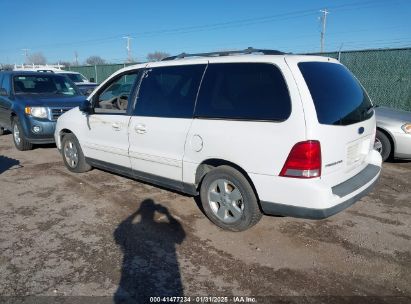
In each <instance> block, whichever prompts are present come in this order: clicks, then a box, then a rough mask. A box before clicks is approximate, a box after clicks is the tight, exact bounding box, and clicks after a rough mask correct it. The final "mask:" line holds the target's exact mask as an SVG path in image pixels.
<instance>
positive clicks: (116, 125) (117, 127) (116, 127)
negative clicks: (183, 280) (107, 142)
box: [111, 122, 121, 131]
mask: <svg viewBox="0 0 411 304" xmlns="http://www.w3.org/2000/svg"><path fill="white" fill-rule="evenodd" d="M111 127H112V128H113V130H114V131H120V130H121V125H120V124H119V123H117V122H114V123H112V125H111Z"/></svg>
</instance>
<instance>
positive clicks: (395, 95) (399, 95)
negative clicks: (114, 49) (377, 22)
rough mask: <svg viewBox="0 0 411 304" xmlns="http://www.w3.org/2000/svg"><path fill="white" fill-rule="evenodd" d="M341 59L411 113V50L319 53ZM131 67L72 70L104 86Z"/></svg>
mask: <svg viewBox="0 0 411 304" xmlns="http://www.w3.org/2000/svg"><path fill="white" fill-rule="evenodd" d="M312 55H321V56H328V57H332V58H336V59H339V60H340V61H341V63H343V64H344V65H345V66H347V67H348V68H349V69H350V70H351V71H352V72H353V73H354V75H356V76H357V78H358V79H359V80H360V81H361V83H362V84H363V86H364V87H365V89H366V90H367V92H368V93H369V95H370V97H371V99H372V100H373V102H374V103H375V104H377V105H381V106H388V107H392V108H397V109H402V110H406V111H411V48H401V49H379V50H361V51H343V52H332V53H316V54H312ZM127 65H129V64H105V65H97V66H78V67H71V68H69V70H71V71H76V72H80V73H82V74H83V75H84V76H86V77H87V78H89V79H90V78H94V80H95V81H96V82H99V83H101V82H102V81H104V80H105V79H106V78H107V77H109V76H110V75H111V74H112V73H114V72H115V71H117V70H119V69H121V68H123V67H125V66H127Z"/></svg>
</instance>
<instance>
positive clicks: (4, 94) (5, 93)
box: [0, 88, 9, 96]
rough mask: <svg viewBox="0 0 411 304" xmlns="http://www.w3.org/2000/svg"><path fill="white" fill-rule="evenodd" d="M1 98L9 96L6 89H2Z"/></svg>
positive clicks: (0, 91)
mask: <svg viewBox="0 0 411 304" xmlns="http://www.w3.org/2000/svg"><path fill="white" fill-rule="evenodd" d="M0 96H9V94H8V93H7V91H6V89H5V88H1V89H0Z"/></svg>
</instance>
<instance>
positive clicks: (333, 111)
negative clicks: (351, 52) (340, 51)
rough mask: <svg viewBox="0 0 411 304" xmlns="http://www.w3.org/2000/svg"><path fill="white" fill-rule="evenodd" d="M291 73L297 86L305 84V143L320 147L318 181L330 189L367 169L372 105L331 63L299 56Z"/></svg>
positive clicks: (371, 140)
mask: <svg viewBox="0 0 411 304" xmlns="http://www.w3.org/2000/svg"><path fill="white" fill-rule="evenodd" d="M287 61H288V60H287ZM294 71H295V72H296V73H298V74H299V75H298V77H299V78H300V79H299V80H301V82H300V81H298V79H297V81H298V83H299V84H304V83H305V84H306V85H305V86H304V85H300V86H299V87H300V88H299V89H300V94H301V96H302V99H303V101H304V102H303V104H304V111H305V117H306V124H307V139H314V140H319V141H320V144H321V157H322V168H321V170H322V173H321V179H322V180H323V181H324V182H325V183H326V184H327V185H329V186H335V185H337V184H339V183H342V182H344V181H345V180H347V179H349V178H351V177H353V176H354V175H356V174H357V173H359V172H360V171H361V170H363V169H364V168H365V167H366V166H367V165H368V163H367V156H368V154H369V153H370V151H371V150H372V149H373V143H374V138H375V115H374V111H373V106H372V103H371V101H370V99H369V97H368V95H367V93H366V92H365V90H364V88H363V87H362V86H361V84H360V83H359V81H358V80H357V79H356V78H355V77H354V75H353V74H352V73H351V72H350V71H349V70H348V69H347V68H346V67H345V66H343V65H341V64H340V63H339V62H338V61H336V60H333V59H329V58H321V57H320V58H318V57H305V59H304V60H299V61H296V60H294ZM296 78H297V77H296Z"/></svg>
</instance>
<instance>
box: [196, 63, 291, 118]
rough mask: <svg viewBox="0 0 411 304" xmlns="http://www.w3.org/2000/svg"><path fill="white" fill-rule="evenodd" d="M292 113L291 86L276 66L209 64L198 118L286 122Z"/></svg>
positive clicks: (201, 91) (197, 111)
mask: <svg viewBox="0 0 411 304" xmlns="http://www.w3.org/2000/svg"><path fill="white" fill-rule="evenodd" d="M290 114H291V100H290V95H289V93H288V88H287V85H286V82H285V80H284V77H283V75H282V73H281V71H280V70H279V68H278V67H276V66H275V65H273V64H268V63H214V64H210V65H209V66H208V67H207V70H206V73H205V76H204V79H203V82H202V85H201V88H200V92H199V96H198V100H197V105H196V110H195V116H196V117H198V118H217V119H218V118H221V119H239V120H265V121H266V120H268V121H284V120H286V119H287V118H288V117H289V116H290Z"/></svg>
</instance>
